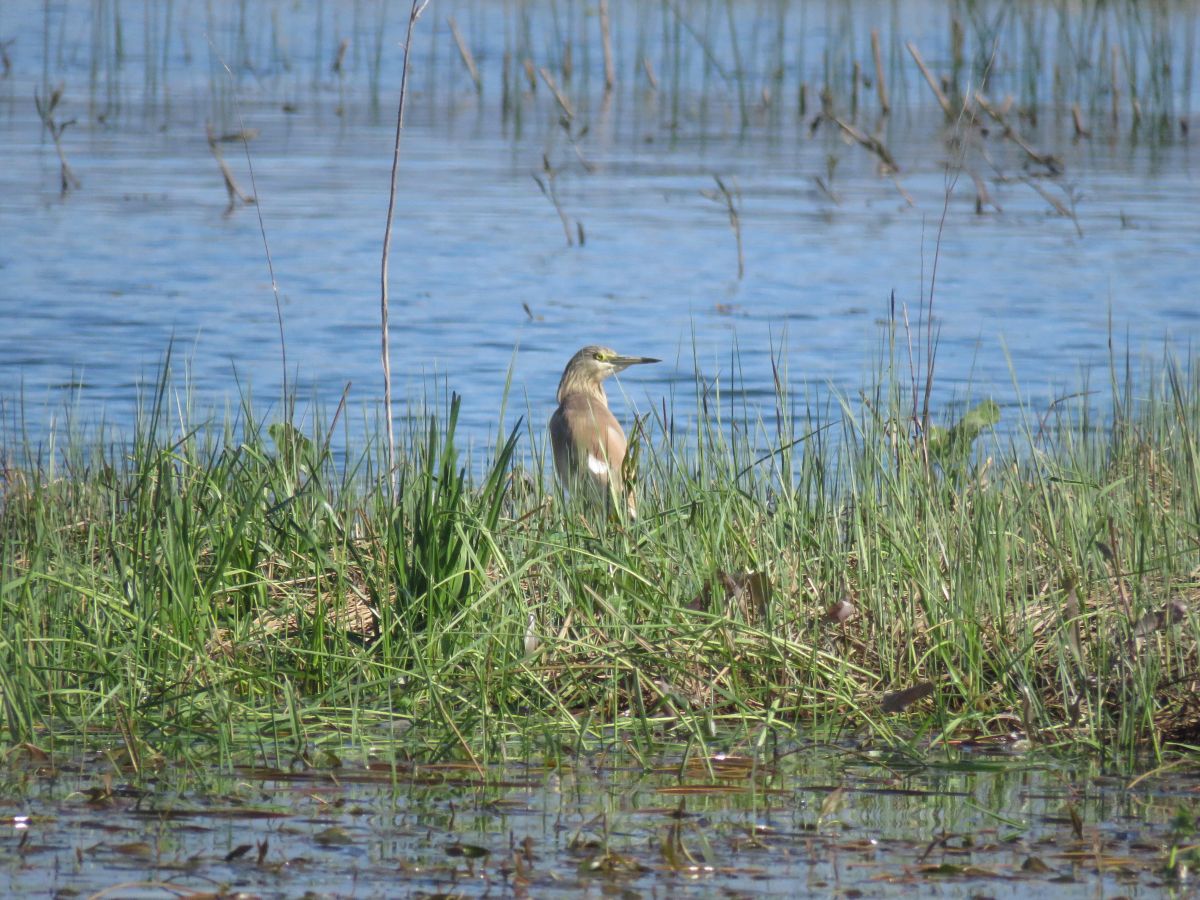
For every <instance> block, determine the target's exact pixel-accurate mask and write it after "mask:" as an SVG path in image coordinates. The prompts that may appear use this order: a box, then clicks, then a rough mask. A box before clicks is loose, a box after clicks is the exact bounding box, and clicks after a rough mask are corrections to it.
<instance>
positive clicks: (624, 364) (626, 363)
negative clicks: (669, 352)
mask: <svg viewBox="0 0 1200 900" xmlns="http://www.w3.org/2000/svg"><path fill="white" fill-rule="evenodd" d="M656 362H662V360H661V359H653V358H651V357H649V356H614V357H613V358H612V359H610V360H609V361H608V363H609V365H611V366H612V367H613V368H614V369H616V370H617V371H618V372H620V371H621V370H622V369H628V368H629V367H630V366H643V365H645V364H646V363H656Z"/></svg>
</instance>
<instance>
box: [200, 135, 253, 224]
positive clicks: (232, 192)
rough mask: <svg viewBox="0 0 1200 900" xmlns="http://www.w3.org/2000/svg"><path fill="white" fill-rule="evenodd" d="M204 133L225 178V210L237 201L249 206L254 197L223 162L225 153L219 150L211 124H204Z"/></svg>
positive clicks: (230, 208) (232, 207)
mask: <svg viewBox="0 0 1200 900" xmlns="http://www.w3.org/2000/svg"><path fill="white" fill-rule="evenodd" d="M204 130H205V133H206V134H207V136H208V149H209V150H211V151H212V155H213V159H215V160H216V161H217V166H218V167H219V168H220V170H221V177H222V178H224V179H225V193H226V194H228V196H229V206H228V207H227V209H226V211H227V212H228V211H230V210H232V209H234V208H235V207H236V206H237V205H238V203H244V204H245V205H246V206H250V205H251V204H252V203H254V202H255V198H254V197H250V196H247V195H246V194H245V193H244V192H243V191H242V189H241V188H240V187H238V184H237V181H236V180H234V177H233V172H232V171H231V170H230V168H229V165H228V164H227V163H226V162H225V155H224V154H223V153H222V152H221V146H220V144H219V142H218V140H219V139H218V138H217V136H216V134H215V133H214V132H213V130H212V125H205V126H204Z"/></svg>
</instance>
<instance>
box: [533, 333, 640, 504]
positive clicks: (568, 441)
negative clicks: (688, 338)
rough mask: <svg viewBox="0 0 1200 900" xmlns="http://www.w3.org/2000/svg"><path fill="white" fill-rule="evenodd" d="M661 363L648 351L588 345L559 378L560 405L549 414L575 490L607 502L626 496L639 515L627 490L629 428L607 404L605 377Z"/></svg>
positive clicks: (557, 453) (563, 468) (557, 455)
mask: <svg viewBox="0 0 1200 900" xmlns="http://www.w3.org/2000/svg"><path fill="white" fill-rule="evenodd" d="M654 362H658V360H657V359H651V358H649V357H645V356H620V355H618V354H617V353H616V351H614V350H610V349H609V348H607V347H595V346H588V347H584V348H583V349H582V350H580V351H579V352H578V353H576V354H575V355H574V356H572V357H571V361H570V362H568V363H567V367H566V368H565V369H564V370H563V374H562V379H561V380H560V381H559V383H558V409H556V410H555V411H554V415H553V416H551V417H550V444H551V446H552V447H553V448H554V470H555V471H556V472H557V473H558V478H559V481H560V482H561V483H562V485H563V486H564V487H565V488H566V489H567V490H568V491H569V492H571V493H572V494H573V495H585V496H588V497H591V498H592V499H593V500H595V501H597V502H601V503H603V504H604V505H605V506H606V507H607V504H609V503H611V502H613V501H614V500H615V501H617V502H621V501H622V500H623V501H624V505H625V508H626V509H627V510H628V512H629V515H630V516H631V517H636V516H637V502H636V500H635V499H634V496H633V492H632V491H630V490H626V485H625V480H624V477H623V475H622V471H623V469H622V467H623V465H624V462H625V448H626V442H625V432H624V431H623V430H622V428H621V423H620V422H618V421H617V420H616V417H615V416H613V414H612V413H611V412H610V411H609V409H608V396H607V395H606V394H605V393H604V385H603V384H602V382H603V381H604V379H605V378H607V377H608V376H610V375H614V374H616V373H617V372H620V371H622V370H623V369H626V368H628V367H629V366H635V365H642V364H644V363H654Z"/></svg>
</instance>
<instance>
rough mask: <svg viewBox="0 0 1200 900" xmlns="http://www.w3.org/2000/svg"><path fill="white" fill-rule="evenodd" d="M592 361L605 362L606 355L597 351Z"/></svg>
mask: <svg viewBox="0 0 1200 900" xmlns="http://www.w3.org/2000/svg"><path fill="white" fill-rule="evenodd" d="M592 359H594V360H596V362H604V354H603V353H602V352H600V351H599V350H597V351H596V352H595V353H593V354H592Z"/></svg>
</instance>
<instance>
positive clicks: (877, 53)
mask: <svg viewBox="0 0 1200 900" xmlns="http://www.w3.org/2000/svg"><path fill="white" fill-rule="evenodd" d="M871 55H872V56H873V57H874V58H875V93H876V94H878V95H879V111H880V112H881V113H883V114H884V115H885V116H886V115H887V114H888V113H889V112H891V110H892V106H891V104H890V103H889V102H888V90H887V82H886V81H884V78H883V52H882V51H881V50H880V47H879V29H878V28H872V29H871Z"/></svg>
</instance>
